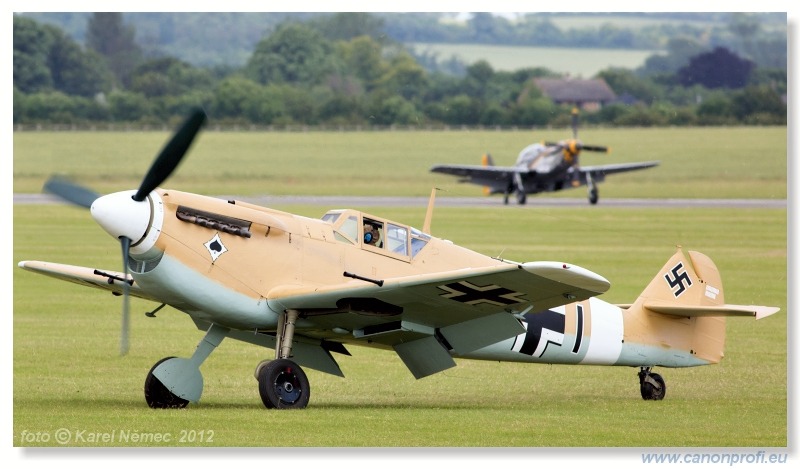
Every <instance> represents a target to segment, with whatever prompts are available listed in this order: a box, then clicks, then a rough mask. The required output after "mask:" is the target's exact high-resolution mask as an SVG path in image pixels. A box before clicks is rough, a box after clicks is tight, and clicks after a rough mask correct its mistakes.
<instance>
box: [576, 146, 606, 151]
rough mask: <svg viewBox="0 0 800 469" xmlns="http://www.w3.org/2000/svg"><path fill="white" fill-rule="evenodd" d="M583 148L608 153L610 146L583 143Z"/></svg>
mask: <svg viewBox="0 0 800 469" xmlns="http://www.w3.org/2000/svg"><path fill="white" fill-rule="evenodd" d="M581 150H584V151H599V152H601V153H608V147H601V146H599V145H581Z"/></svg>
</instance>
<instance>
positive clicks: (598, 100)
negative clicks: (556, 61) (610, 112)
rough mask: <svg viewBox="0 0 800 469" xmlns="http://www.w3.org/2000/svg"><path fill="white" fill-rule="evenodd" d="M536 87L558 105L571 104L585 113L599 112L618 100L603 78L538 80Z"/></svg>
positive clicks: (535, 82)
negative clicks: (606, 105)
mask: <svg viewBox="0 0 800 469" xmlns="http://www.w3.org/2000/svg"><path fill="white" fill-rule="evenodd" d="M533 83H534V85H535V86H536V87H537V88H539V90H541V91H542V94H544V95H545V96H546V97H548V98H550V99H551V100H553V102H554V103H556V104H569V105H572V106H576V107H578V108H579V109H581V110H584V111H597V110H599V109H600V108H602V107H603V106H604V105H605V104H608V103H610V102H613V101H615V100H616V99H617V95H616V94H615V93H614V91H613V90H612V89H611V87H609V86H608V83H606V81H605V80H603V79H602V78H597V79H591V80H584V79H577V78H536V79H534V80H533Z"/></svg>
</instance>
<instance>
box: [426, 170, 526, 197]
mask: <svg viewBox="0 0 800 469" xmlns="http://www.w3.org/2000/svg"><path fill="white" fill-rule="evenodd" d="M431 172H432V173H442V174H449V175H451V176H458V177H460V178H461V180H460V181H461V182H469V183H472V184H478V185H481V186H489V187H492V188H497V189H498V190H500V191H503V190H505V189H506V187H508V181H509V180H510V179H511V178H512V177H514V174H516V173H526V172H527V171H525V170H524V169H520V168H515V167H513V166H482V165H454V164H442V165H436V166H434V167H432V168H431Z"/></svg>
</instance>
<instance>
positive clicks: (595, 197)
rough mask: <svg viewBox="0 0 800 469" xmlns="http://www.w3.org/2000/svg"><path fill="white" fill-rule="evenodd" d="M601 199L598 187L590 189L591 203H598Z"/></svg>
mask: <svg viewBox="0 0 800 469" xmlns="http://www.w3.org/2000/svg"><path fill="white" fill-rule="evenodd" d="M599 199H600V194H598V192H597V189H592V190H590V191H589V203H590V204H592V205H596V204H597V201H598V200H599Z"/></svg>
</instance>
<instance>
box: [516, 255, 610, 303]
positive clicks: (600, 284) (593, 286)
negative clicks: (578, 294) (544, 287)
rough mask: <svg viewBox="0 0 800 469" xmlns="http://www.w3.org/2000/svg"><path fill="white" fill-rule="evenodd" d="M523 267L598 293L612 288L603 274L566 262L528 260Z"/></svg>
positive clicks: (554, 279) (557, 280)
mask: <svg viewBox="0 0 800 469" xmlns="http://www.w3.org/2000/svg"><path fill="white" fill-rule="evenodd" d="M522 268H523V269H525V270H526V271H528V272H530V273H532V274H536V275H539V276H542V277H544V278H547V279H550V280H553V281H555V282H559V283H564V284H567V285H572V286H575V287H578V288H581V289H583V290H587V291H590V292H593V293H595V294H598V295H599V294H601V293H605V292H607V291H608V289H609V288H611V282H609V281H608V280H607V279H606V278H605V277H603V276H602V275H600V274H597V273H595V272H592V271H591V270H589V269H585V268H583V267H580V266H577V265H572V264H567V263H565V262H551V261H539V262H527V263H525V264H523V265H522Z"/></svg>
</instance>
